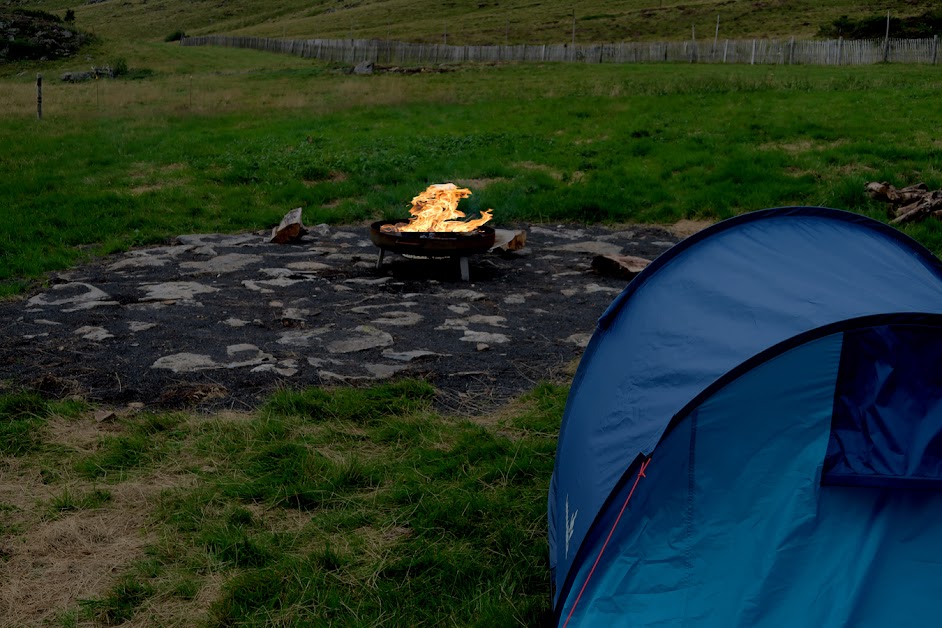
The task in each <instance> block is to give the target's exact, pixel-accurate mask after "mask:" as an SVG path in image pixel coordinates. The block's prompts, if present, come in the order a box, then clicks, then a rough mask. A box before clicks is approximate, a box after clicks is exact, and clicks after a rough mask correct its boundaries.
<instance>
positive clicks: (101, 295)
mask: <svg viewBox="0 0 942 628" xmlns="http://www.w3.org/2000/svg"><path fill="white" fill-rule="evenodd" d="M53 292H55V293H57V294H56V296H53V295H52V293H53ZM27 303H28V304H29V305H33V306H39V307H46V306H58V305H71V306H72V307H71V308H69V309H64V310H63V311H64V312H76V311H78V310H88V309H91V308H93V307H99V306H103V305H118V302H117V301H112V300H111V296H109V295H108V293H106V292H105V291H104V290H101V289H99V288H96V287H95V286H93V285H91V284H88V283H82V282H72V283H62V284H57V285H55V286H53V287H52V290H51V291H50V292H44V293H42V294H37V295H36V296H34V297H33V298H31V299H30V300H29V301H27Z"/></svg>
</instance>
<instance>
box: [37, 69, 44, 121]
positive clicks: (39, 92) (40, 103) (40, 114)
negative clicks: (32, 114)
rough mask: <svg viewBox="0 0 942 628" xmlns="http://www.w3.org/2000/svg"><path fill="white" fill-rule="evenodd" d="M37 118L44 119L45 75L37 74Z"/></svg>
mask: <svg viewBox="0 0 942 628" xmlns="http://www.w3.org/2000/svg"><path fill="white" fill-rule="evenodd" d="M36 118H37V119H39V120H42V119H43V75H42V74H37V75H36Z"/></svg>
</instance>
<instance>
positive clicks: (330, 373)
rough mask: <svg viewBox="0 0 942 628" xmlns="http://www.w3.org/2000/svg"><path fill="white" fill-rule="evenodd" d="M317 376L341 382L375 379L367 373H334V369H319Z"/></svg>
mask: <svg viewBox="0 0 942 628" xmlns="http://www.w3.org/2000/svg"><path fill="white" fill-rule="evenodd" d="M317 376H318V377H320V378H321V379H323V380H327V381H335V382H341V383H347V382H366V381H370V380H372V379H374V378H373V377H372V376H366V375H360V376H356V375H343V374H341V373H334V372H333V371H318V372H317Z"/></svg>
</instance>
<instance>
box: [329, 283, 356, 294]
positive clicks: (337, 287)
mask: <svg viewBox="0 0 942 628" xmlns="http://www.w3.org/2000/svg"><path fill="white" fill-rule="evenodd" d="M331 287H332V288H333V289H334V290H336V291H337V292H353V288H351V287H350V286H344V285H341V284H339V283H335V284H334V285H333V286H331Z"/></svg>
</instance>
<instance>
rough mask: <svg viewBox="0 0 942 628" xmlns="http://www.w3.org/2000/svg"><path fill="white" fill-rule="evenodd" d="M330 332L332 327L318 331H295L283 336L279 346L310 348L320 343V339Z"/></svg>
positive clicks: (279, 340) (319, 328)
mask: <svg viewBox="0 0 942 628" xmlns="http://www.w3.org/2000/svg"><path fill="white" fill-rule="evenodd" d="M328 331H330V327H318V328H316V329H294V330H291V331H287V332H285V333H283V334H281V337H280V338H278V341H277V342H278V344H280V345H287V346H289V347H309V346H311V343H312V342H313V341H317V342H320V337H321V336H323V335H324V334H326V333H327V332H328Z"/></svg>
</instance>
